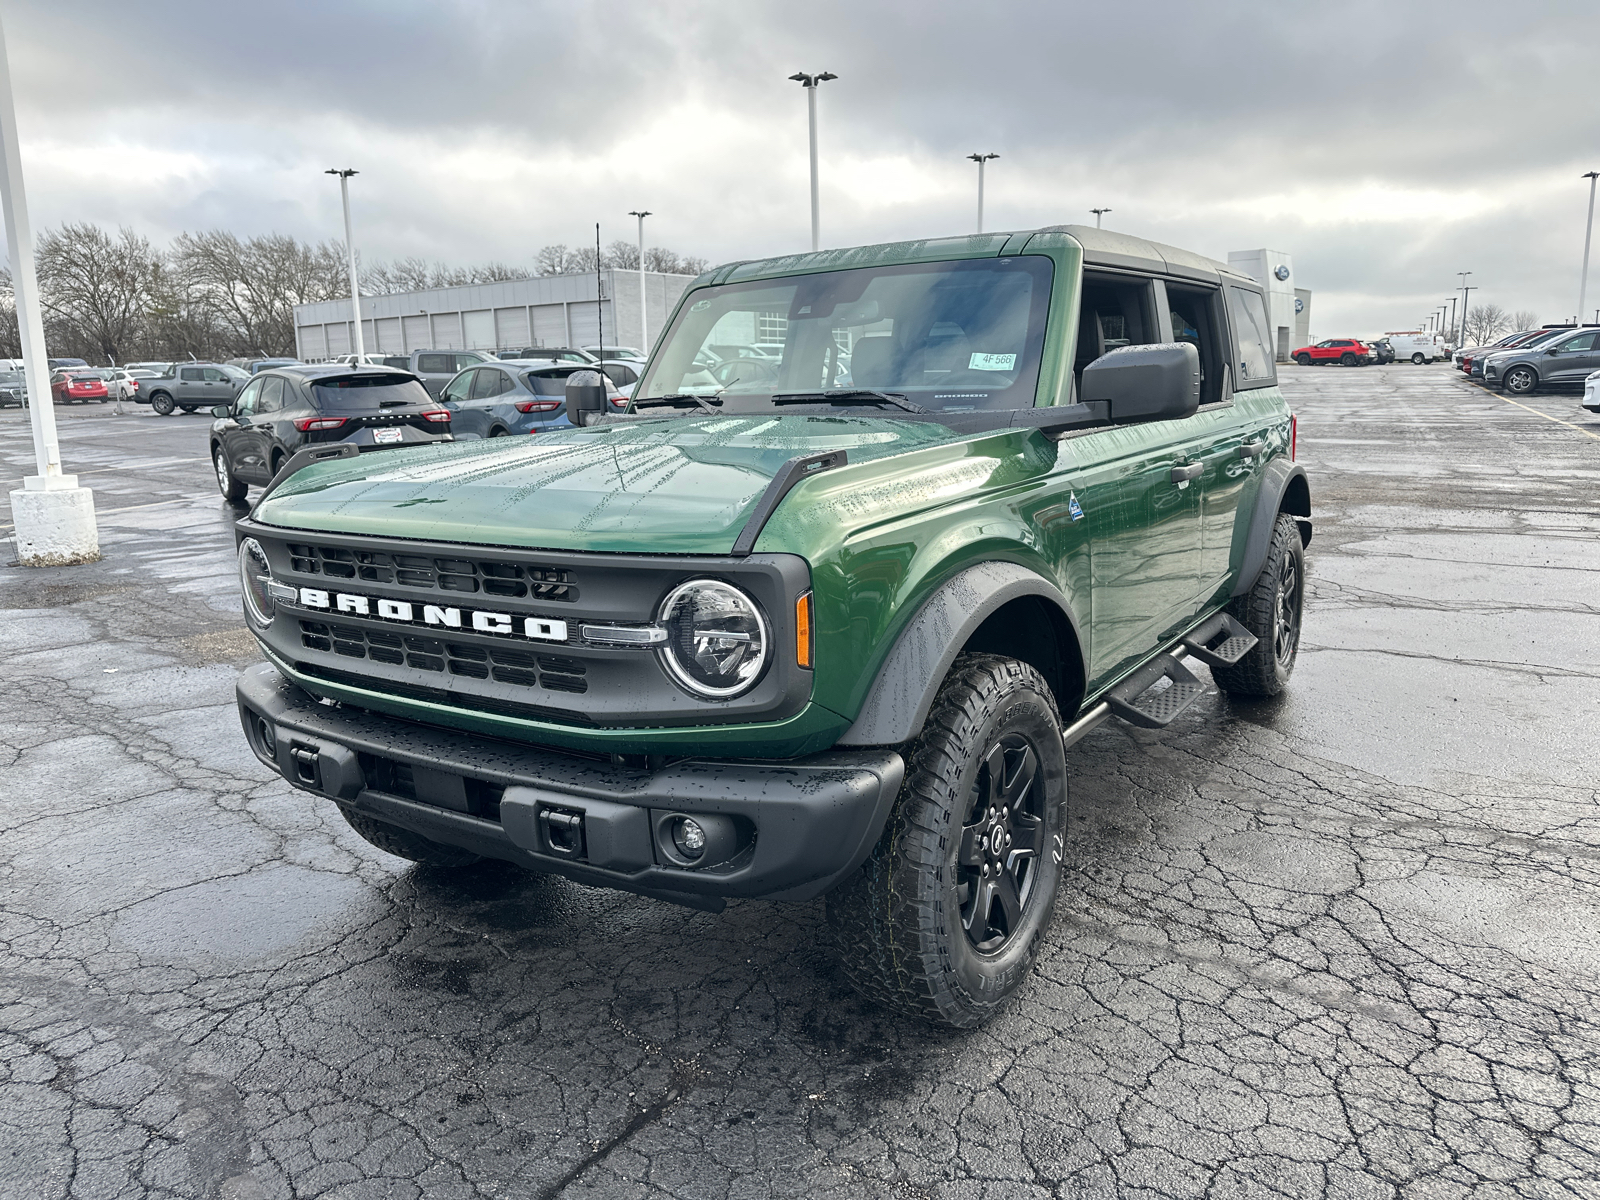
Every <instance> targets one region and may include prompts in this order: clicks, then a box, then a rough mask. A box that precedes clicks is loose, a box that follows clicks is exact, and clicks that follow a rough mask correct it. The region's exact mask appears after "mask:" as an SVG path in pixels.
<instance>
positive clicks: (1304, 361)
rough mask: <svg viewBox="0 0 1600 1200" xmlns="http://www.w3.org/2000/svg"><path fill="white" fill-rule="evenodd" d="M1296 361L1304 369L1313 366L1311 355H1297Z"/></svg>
mask: <svg viewBox="0 0 1600 1200" xmlns="http://www.w3.org/2000/svg"><path fill="white" fill-rule="evenodd" d="M1294 360H1295V362H1297V363H1299V364H1300V365H1301V366H1302V367H1309V366H1310V365H1311V355H1309V354H1296V355H1295V356H1294Z"/></svg>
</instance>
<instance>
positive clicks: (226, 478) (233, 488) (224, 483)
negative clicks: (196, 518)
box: [211, 446, 250, 504]
mask: <svg viewBox="0 0 1600 1200" xmlns="http://www.w3.org/2000/svg"><path fill="white" fill-rule="evenodd" d="M211 472H212V474H213V475H215V476H216V479H217V491H219V492H221V493H222V498H223V499H224V500H226V501H228V502H229V503H230V504H237V503H239V501H241V500H243V499H244V497H245V493H246V492H248V491H249V490H250V486H249V484H246V483H242V482H240V480H239V479H238V478H236V477H235V476H234V473H233V471H232V469H230V468H229V466H228V458H227V455H225V454H224V453H223V452H222V447H221V446H213V447H212V448H211Z"/></svg>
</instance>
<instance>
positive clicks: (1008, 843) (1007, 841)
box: [1006, 833, 1011, 846]
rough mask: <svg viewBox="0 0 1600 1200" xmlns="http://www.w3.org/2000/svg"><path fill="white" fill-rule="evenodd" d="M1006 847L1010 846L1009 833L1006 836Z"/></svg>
mask: <svg viewBox="0 0 1600 1200" xmlns="http://www.w3.org/2000/svg"><path fill="white" fill-rule="evenodd" d="M1006 845H1008V846H1009V845H1011V835H1010V834H1009V833H1008V834H1006Z"/></svg>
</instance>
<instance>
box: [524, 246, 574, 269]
mask: <svg viewBox="0 0 1600 1200" xmlns="http://www.w3.org/2000/svg"><path fill="white" fill-rule="evenodd" d="M571 257H572V251H571V250H569V249H567V247H565V246H563V245H561V243H559V242H557V243H556V244H555V245H554V246H546V247H544V248H543V249H542V250H540V251H539V253H537V254H535V255H534V256H533V267H534V270H536V271H538V272H539V274H541V275H565V274H566V273H567V272H568V271H569V270H571V268H570V267H569V266H568V265H567V263H568V260H569V259H571Z"/></svg>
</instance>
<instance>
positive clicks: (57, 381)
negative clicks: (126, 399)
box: [50, 369, 111, 404]
mask: <svg viewBox="0 0 1600 1200" xmlns="http://www.w3.org/2000/svg"><path fill="white" fill-rule="evenodd" d="M50 398H51V399H52V400H54V401H55V402H56V403H57V404H87V403H89V401H91V400H98V401H100V403H101V404H104V403H105V402H106V401H108V400H110V399H111V393H110V391H108V390H107V388H106V381H105V379H104V378H103V377H102V376H101V374H100V372H99V371H95V370H88V371H85V370H82V369H79V370H69V371H57V372H56V373H55V374H54V375H52V376H50Z"/></svg>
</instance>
